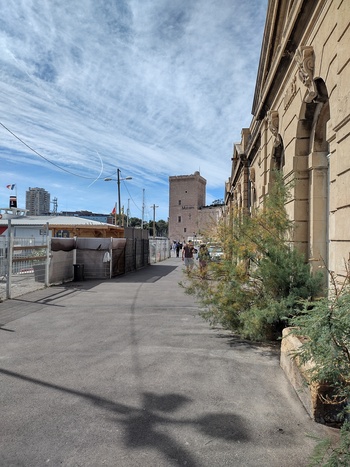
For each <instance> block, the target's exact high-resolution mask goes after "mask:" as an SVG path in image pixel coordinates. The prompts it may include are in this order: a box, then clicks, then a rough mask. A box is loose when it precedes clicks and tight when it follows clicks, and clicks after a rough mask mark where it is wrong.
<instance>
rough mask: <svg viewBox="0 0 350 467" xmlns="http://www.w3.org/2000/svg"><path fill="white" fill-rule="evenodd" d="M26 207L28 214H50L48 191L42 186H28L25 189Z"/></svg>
mask: <svg viewBox="0 0 350 467" xmlns="http://www.w3.org/2000/svg"><path fill="white" fill-rule="evenodd" d="M26 209H27V210H28V215H29V216H45V215H49V214H50V193H48V192H47V191H46V190H44V188H29V190H27V191H26Z"/></svg>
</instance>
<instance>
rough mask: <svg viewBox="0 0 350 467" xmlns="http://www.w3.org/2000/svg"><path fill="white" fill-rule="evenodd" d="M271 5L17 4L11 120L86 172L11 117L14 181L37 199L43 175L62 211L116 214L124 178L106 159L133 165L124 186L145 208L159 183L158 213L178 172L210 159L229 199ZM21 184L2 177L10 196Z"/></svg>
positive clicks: (1, 61) (4, 70)
mask: <svg viewBox="0 0 350 467" xmlns="http://www.w3.org/2000/svg"><path fill="white" fill-rule="evenodd" d="M266 6H267V0H264V1H262V0H250V1H248V2H241V1H239V0H220V2H219V1H218V0H191V1H188V0H174V1H172V2H169V1H168V0H118V1H117V2H116V1H114V0H71V1H69V2H59V1H52V2H47V1H45V0H33V1H31V2H28V1H26V0H8V1H7V2H6V3H5V2H4V5H2V15H1V19H0V47H1V51H2V53H1V56H0V78H1V79H0V109H1V111H0V116H1V118H0V121H1V122H2V123H3V124H4V125H5V126H6V127H8V128H9V129H10V130H11V131H13V132H14V133H15V134H16V135H17V136H18V137H20V138H22V139H23V140H24V141H25V142H26V143H27V144H28V145H30V146H31V147H33V148H34V149H35V150H36V151H38V152H39V153H40V154H42V155H44V156H45V157H46V158H47V159H49V160H51V161H53V162H55V163H56V164H59V165H61V166H62V167H63V168H65V169H66V170H68V171H71V172H73V173H75V174H78V175H79V176H80V177H76V176H73V175H70V174H68V173H67V172H63V171H60V170H58V169H57V167H55V166H53V165H51V164H49V163H48V162H46V161H44V160H42V159H40V158H39V157H38V156H37V155H35V154H34V153H33V152H31V151H29V150H28V148H26V147H25V146H23V145H22V144H21V143H20V142H19V141H18V139H16V138H14V137H13V136H12V135H11V134H10V133H8V132H7V131H6V130H5V129H4V128H3V127H1V128H0V149H1V160H2V170H1V179H0V180H1V182H0V183H1V185H2V186H6V184H8V183H16V184H17V185H18V187H19V188H20V187H21V189H22V190H23V192H22V197H23V204H24V192H25V190H26V189H28V187H29V186H42V187H43V188H45V189H47V190H48V191H49V192H50V193H51V195H52V197H53V196H56V197H57V198H58V205H59V209H62V210H63V209H72V210H75V209H89V210H92V211H99V212H106V211H108V210H109V209H110V208H111V206H112V205H113V203H114V198H113V197H115V196H114V195H115V187H113V186H111V184H107V183H102V181H97V182H95V183H93V184H92V185H91V182H92V181H93V180H94V179H95V178H96V177H98V176H99V174H100V172H101V159H102V161H103V173H102V175H101V178H103V177H106V176H108V175H110V174H111V173H113V172H115V169H116V168H117V167H119V168H121V169H122V171H123V174H125V175H131V176H132V177H133V181H132V182H131V181H130V182H128V183H127V189H128V190H129V193H128V192H127V191H126V187H124V188H123V189H124V191H123V198H127V197H128V198H129V196H130V197H131V198H132V199H133V201H135V203H134V204H135V206H136V205H137V206H138V207H140V206H141V205H142V196H143V190H145V191H144V192H145V193H146V202H147V203H148V204H153V203H155V204H157V205H158V206H159V209H158V212H157V217H162V218H166V217H167V215H168V177H169V176H170V175H179V174H190V173H193V172H194V171H196V170H200V172H201V174H202V175H203V176H204V177H205V178H206V179H207V193H208V202H210V201H211V200H213V199H217V198H221V197H222V196H223V190H224V182H225V180H226V179H227V177H228V176H229V174H230V164H231V160H230V159H231V153H232V145H233V142H235V141H237V140H239V139H240V131H241V128H242V127H244V126H248V125H249V123H250V119H251V115H250V110H251V105H252V99H253V93H254V86H255V79H256V72H257V66H258V60H259V54H260V47H261V40H262V33H263V27H264V22H265V15H266ZM84 177H86V178H84ZM112 185H113V184H112ZM113 190H114V191H113ZM20 194H21V193H20V192H19V195H20ZM7 196H8V193H6V191H5V189H2V188H1V187H0V200H2V202H1V204H4V203H7V201H6V200H7ZM19 197H20V196H19ZM124 202H125V203H126V200H125V201H124ZM68 206H69V207H68ZM130 208H131V212H132V215H135V216H138V217H140V212H137V210H136V209H133V207H132V205H131V206H130Z"/></svg>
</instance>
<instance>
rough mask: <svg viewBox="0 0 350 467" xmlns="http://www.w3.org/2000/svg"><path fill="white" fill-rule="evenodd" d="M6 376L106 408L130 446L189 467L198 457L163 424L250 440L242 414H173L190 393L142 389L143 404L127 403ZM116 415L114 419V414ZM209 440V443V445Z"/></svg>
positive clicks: (232, 439)
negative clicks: (199, 415)
mask: <svg viewBox="0 0 350 467" xmlns="http://www.w3.org/2000/svg"><path fill="white" fill-rule="evenodd" d="M0 373H1V374H3V375H4V376H7V377H11V378H16V379H18V380H21V381H25V382H28V383H31V384H36V385H39V386H42V387H46V388H48V389H52V390H55V391H60V392H63V393H67V394H70V395H73V396H77V397H80V398H83V399H85V400H87V401H88V402H90V403H91V404H93V405H94V406H95V407H98V408H100V409H102V410H104V411H107V412H109V413H110V415H113V419H112V420H113V421H116V422H117V423H118V424H120V425H121V426H122V427H123V442H124V445H125V446H126V447H127V448H129V449H139V448H151V449H154V450H157V451H159V452H160V453H161V454H162V455H163V456H164V457H165V458H166V459H167V460H168V461H169V463H172V462H174V461H176V462H177V463H179V464H180V465H186V466H187V467H200V466H199V463H197V461H196V459H195V458H194V456H193V455H192V454H190V452H189V451H188V450H187V449H186V448H185V447H183V446H182V445H181V444H180V443H179V442H178V441H176V440H175V439H173V438H172V437H171V436H170V435H169V434H167V433H166V431H167V430H166V429H165V430H163V429H162V427H164V426H171V425H177V426H184V425H190V426H191V427H193V428H195V429H197V430H199V431H200V432H201V433H202V434H204V435H207V436H208V437H210V438H211V439H209V440H208V443H209V442H211V441H213V439H215V438H216V439H224V440H225V441H229V442H239V443H241V442H247V441H248V440H249V436H248V430H247V428H246V427H245V422H244V420H243V419H242V417H240V416H238V415H234V414H227V413H208V414H205V415H203V416H201V417H198V418H194V419H192V418H188V419H186V418H183V417H182V418H180V419H177V418H175V417H174V416H171V414H174V413H175V412H176V411H177V410H178V409H180V408H181V407H182V406H184V405H185V404H190V403H191V402H192V400H191V399H190V398H188V397H187V396H184V395H182V394H176V393H168V394H164V395H159V394H155V393H152V392H143V393H142V394H141V395H142V403H141V404H140V407H133V406H128V405H125V404H121V403H119V402H113V401H111V400H109V399H106V398H103V397H99V396H97V395H95V394H91V393H86V392H81V391H77V390H74V389H70V388H66V387H64V386H60V385H57V384H51V383H48V382H46V381H43V380H40V379H36V378H32V377H29V376H25V375H21V374H19V373H15V372H13V371H9V370H5V369H0ZM115 416H116V417H117V418H116V419H114V417H115ZM208 443H207V444H208Z"/></svg>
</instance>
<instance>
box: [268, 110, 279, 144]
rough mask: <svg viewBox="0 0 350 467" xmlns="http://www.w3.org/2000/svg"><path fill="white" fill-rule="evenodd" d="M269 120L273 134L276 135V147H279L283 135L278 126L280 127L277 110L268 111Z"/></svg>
mask: <svg viewBox="0 0 350 467" xmlns="http://www.w3.org/2000/svg"><path fill="white" fill-rule="evenodd" d="M267 121H268V125H269V129H270V131H271V133H272V134H273V136H274V137H275V141H274V143H273V145H274V147H277V146H279V145H280V144H281V137H280V135H279V133H278V128H279V123H280V119H279V115H278V111H277V110H269V111H268V112H267Z"/></svg>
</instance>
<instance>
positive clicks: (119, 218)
mask: <svg viewBox="0 0 350 467" xmlns="http://www.w3.org/2000/svg"><path fill="white" fill-rule="evenodd" d="M123 180H132V177H125V178H120V169H117V178H116V179H115V178H105V179H104V181H105V182H111V181H116V182H117V185H118V224H119V223H120V220H121V217H122V210H121V203H120V182H122V181H123Z"/></svg>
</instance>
